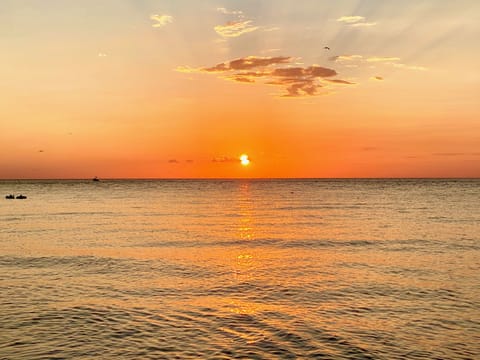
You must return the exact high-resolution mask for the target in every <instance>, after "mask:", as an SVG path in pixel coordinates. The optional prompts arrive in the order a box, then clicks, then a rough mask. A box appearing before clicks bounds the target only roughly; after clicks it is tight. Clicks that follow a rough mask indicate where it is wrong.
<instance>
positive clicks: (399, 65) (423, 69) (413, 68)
mask: <svg viewBox="0 0 480 360" xmlns="http://www.w3.org/2000/svg"><path fill="white" fill-rule="evenodd" d="M391 65H393V66H394V67H396V68H400V69H407V70H419V71H427V70H428V68H426V67H423V66H415V65H406V64H400V63H394V64H391Z"/></svg>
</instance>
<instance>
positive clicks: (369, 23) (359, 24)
mask: <svg viewBox="0 0 480 360" xmlns="http://www.w3.org/2000/svg"><path fill="white" fill-rule="evenodd" d="M375 25H377V23H376V22H360V23H355V24H350V26H351V27H367V26H375Z"/></svg>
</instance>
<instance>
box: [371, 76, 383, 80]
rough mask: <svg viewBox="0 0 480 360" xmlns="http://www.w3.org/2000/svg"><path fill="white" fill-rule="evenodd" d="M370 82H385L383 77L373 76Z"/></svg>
mask: <svg viewBox="0 0 480 360" xmlns="http://www.w3.org/2000/svg"><path fill="white" fill-rule="evenodd" d="M370 80H376V81H383V77H381V76H372V77H371V78H370Z"/></svg>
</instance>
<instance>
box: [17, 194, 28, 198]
mask: <svg viewBox="0 0 480 360" xmlns="http://www.w3.org/2000/svg"><path fill="white" fill-rule="evenodd" d="M26 198H27V197H26V196H25V195H22V194H20V195H17V197H16V198H15V199H26Z"/></svg>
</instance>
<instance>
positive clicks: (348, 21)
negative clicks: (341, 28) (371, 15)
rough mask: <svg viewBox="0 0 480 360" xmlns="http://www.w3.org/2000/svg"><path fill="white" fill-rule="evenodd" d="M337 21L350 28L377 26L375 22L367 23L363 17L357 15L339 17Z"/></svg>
mask: <svg viewBox="0 0 480 360" xmlns="http://www.w3.org/2000/svg"><path fill="white" fill-rule="evenodd" d="M337 21H338V22H341V23H344V24H345V25H348V26H351V27H369V26H375V25H377V23H376V22H367V21H366V19H365V17H363V16H358V15H353V16H341V17H339V18H338V19H337Z"/></svg>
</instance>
